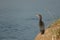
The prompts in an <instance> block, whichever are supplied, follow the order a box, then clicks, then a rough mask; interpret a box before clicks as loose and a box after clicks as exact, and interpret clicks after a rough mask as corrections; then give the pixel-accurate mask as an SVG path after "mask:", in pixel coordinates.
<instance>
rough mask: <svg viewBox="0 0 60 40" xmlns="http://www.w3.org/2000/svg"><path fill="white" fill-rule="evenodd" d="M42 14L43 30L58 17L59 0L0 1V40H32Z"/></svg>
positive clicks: (59, 9) (37, 29)
mask: <svg viewBox="0 0 60 40" xmlns="http://www.w3.org/2000/svg"><path fill="white" fill-rule="evenodd" d="M36 14H42V16H43V21H44V23H45V28H46V29H47V27H48V26H49V25H50V24H51V23H52V22H53V21H55V20H57V19H59V17H60V0H0V40H34V38H35V36H36V35H37V34H38V33H39V26H38V22H39V20H38V18H37V17H36Z"/></svg>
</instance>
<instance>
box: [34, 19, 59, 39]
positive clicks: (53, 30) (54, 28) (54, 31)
mask: <svg viewBox="0 0 60 40" xmlns="http://www.w3.org/2000/svg"><path fill="white" fill-rule="evenodd" d="M35 40H60V19H58V20H57V21H55V22H54V23H52V24H51V25H50V26H49V28H47V29H46V30H45V33H44V34H43V35H41V34H40V33H38V34H37V36H36V37H35Z"/></svg>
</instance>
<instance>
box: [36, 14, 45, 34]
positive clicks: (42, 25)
mask: <svg viewBox="0 0 60 40" xmlns="http://www.w3.org/2000/svg"><path fill="white" fill-rule="evenodd" d="M36 16H37V17H38V19H39V28H40V32H41V34H44V32H45V28H44V22H43V21H42V15H41V14H37V15H36Z"/></svg>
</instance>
